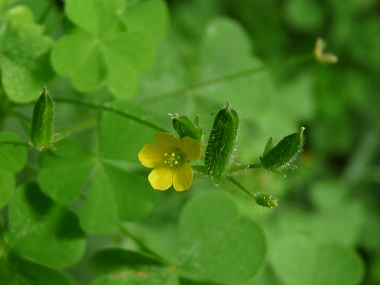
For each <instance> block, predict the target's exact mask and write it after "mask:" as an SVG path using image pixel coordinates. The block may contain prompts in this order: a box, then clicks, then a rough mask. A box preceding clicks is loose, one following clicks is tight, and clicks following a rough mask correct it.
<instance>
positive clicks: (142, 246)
mask: <svg viewBox="0 0 380 285" xmlns="http://www.w3.org/2000/svg"><path fill="white" fill-rule="evenodd" d="M119 229H120V231H121V232H122V233H123V234H124V235H125V236H127V237H129V238H130V239H131V240H133V241H134V242H135V243H136V244H137V245H138V247H139V248H140V249H141V250H142V251H143V252H145V253H147V254H149V255H151V256H153V257H155V258H157V259H158V260H159V261H160V262H162V263H163V264H166V265H171V263H170V262H169V261H167V260H166V259H165V258H163V257H162V256H160V255H159V254H158V253H156V252H154V251H153V250H152V249H150V248H149V247H148V246H146V245H145V243H143V242H142V241H141V240H140V239H138V238H137V237H136V236H135V235H134V234H132V233H131V232H130V231H129V230H128V229H127V228H126V227H125V226H124V225H123V224H122V223H119Z"/></svg>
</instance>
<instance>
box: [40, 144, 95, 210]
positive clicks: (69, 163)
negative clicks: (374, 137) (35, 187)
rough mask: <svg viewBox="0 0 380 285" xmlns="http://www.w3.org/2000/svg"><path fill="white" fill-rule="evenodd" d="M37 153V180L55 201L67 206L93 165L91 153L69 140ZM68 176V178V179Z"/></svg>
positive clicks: (83, 183)
mask: <svg viewBox="0 0 380 285" xmlns="http://www.w3.org/2000/svg"><path fill="white" fill-rule="evenodd" d="M55 148H56V150H49V151H47V152H44V153H42V155H41V156H40V168H41V170H40V171H39V173H38V177H37V179H38V183H39V184H40V186H41V189H42V191H43V192H44V193H45V194H46V195H48V196H49V197H50V198H52V199H53V200H54V201H55V202H56V203H58V204H61V205H69V204H71V203H73V202H74V201H75V200H76V198H77V197H78V195H79V193H80V191H81V189H82V188H83V187H84V185H85V183H86V181H87V178H88V175H89V173H90V172H91V169H92V168H93V165H92V163H93V161H92V156H91V154H90V153H88V152H87V151H85V150H83V149H82V148H80V147H79V145H78V144H76V143H74V142H73V141H72V140H69V139H67V140H63V141H61V142H59V143H57V144H56V145H55ZM67 177H70V179H67Z"/></svg>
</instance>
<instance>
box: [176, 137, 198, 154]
mask: <svg viewBox="0 0 380 285" xmlns="http://www.w3.org/2000/svg"><path fill="white" fill-rule="evenodd" d="M181 150H182V151H183V152H184V153H185V154H186V159H187V160H197V159H199V158H200V157H201V155H202V149H201V144H200V143H199V142H198V141H197V140H195V139H192V138H190V137H184V138H182V139H181Z"/></svg>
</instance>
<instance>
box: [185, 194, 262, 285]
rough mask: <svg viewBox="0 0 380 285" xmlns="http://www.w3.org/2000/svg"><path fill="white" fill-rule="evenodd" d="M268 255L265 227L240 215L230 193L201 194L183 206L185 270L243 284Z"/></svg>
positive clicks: (202, 276) (197, 275) (231, 282)
mask: <svg viewBox="0 0 380 285" xmlns="http://www.w3.org/2000/svg"><path fill="white" fill-rule="evenodd" d="M265 255H266V241H265V236H264V233H263V231H262V230H261V228H260V227H259V226H258V225H257V224H256V223H255V222H254V221H252V220H249V219H248V218H246V217H243V216H240V214H239V212H238V208H237V206H236V204H235V203H234V201H233V199H232V198H230V196H228V194H224V193H222V192H209V193H206V194H202V195H198V196H196V197H195V198H193V199H192V200H191V201H190V202H189V203H188V204H187V205H186V206H185V208H184V209H183V211H182V213H181V217H180V223H179V252H178V260H179V265H180V268H181V270H182V271H183V272H185V273H186V274H189V275H190V276H193V277H197V278H199V279H208V280H212V281H214V282H221V283H227V284H240V283H243V282H247V281H249V280H250V279H251V278H252V277H254V276H255V275H256V274H257V272H258V270H259V269H260V267H261V266H262V264H263V262H264V258H265Z"/></svg>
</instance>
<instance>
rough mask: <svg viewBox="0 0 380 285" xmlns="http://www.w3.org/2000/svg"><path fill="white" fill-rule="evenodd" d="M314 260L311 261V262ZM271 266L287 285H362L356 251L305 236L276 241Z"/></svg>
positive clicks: (360, 261) (359, 260) (290, 236)
mask: <svg viewBox="0 0 380 285" xmlns="http://www.w3.org/2000/svg"><path fill="white" fill-rule="evenodd" d="M311 261H312V262H311ZM271 263H272V264H273V268H274V270H275V271H276V273H277V274H278V276H279V277H280V278H281V280H282V281H283V282H284V284H289V285H290V284H291V285H298V284H299V285H301V284H310V285H314V284H315V285H317V284H326V285H330V284H331V285H333V284H341V285H354V284H360V281H361V279H362V278H363V273H364V267H363V262H362V260H361V259H360V257H359V256H358V254H357V253H355V251H354V250H353V249H351V248H349V247H346V246H343V245H341V244H335V243H318V242H317V241H316V240H314V239H312V238H310V237H307V236H304V235H300V234H298V235H294V234H293V235H289V236H285V237H282V238H280V239H278V240H277V241H276V244H275V245H274V246H273V248H272V254H271Z"/></svg>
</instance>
